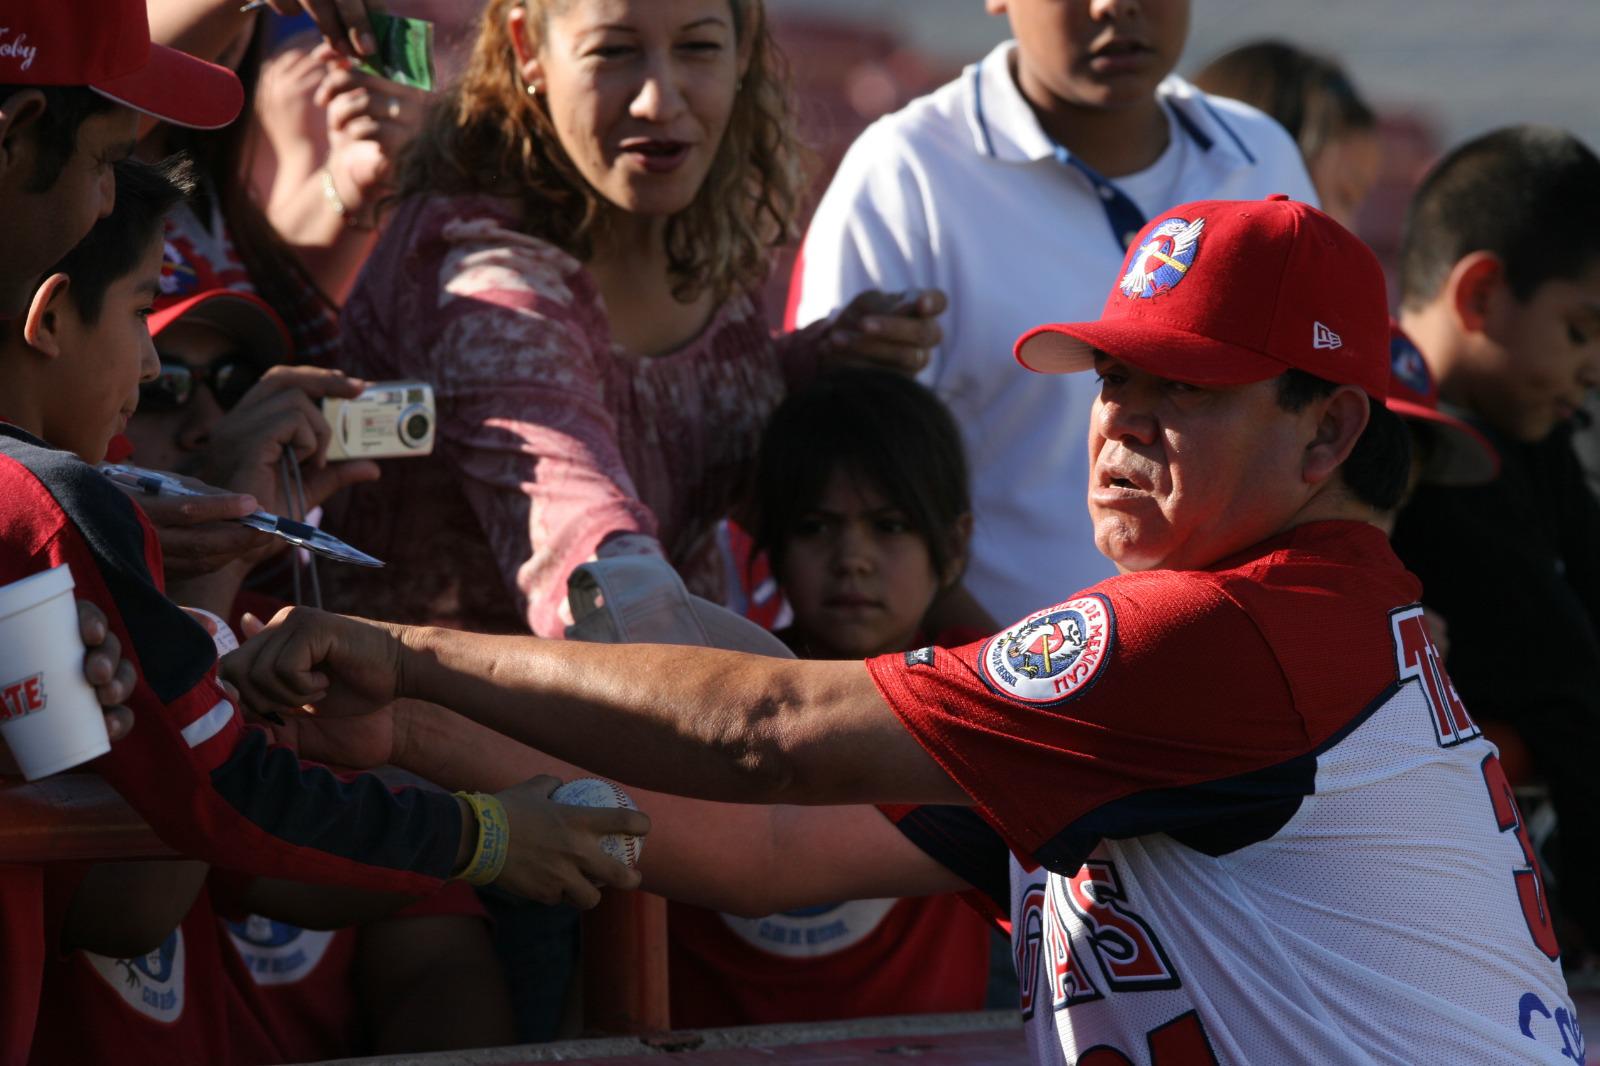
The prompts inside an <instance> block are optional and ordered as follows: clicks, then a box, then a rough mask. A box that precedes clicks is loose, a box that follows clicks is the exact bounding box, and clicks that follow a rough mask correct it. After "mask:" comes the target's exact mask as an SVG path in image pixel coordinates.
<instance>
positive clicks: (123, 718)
mask: <svg viewBox="0 0 1600 1066" xmlns="http://www.w3.org/2000/svg"><path fill="white" fill-rule="evenodd" d="M102 710H103V713H104V714H105V718H106V735H107V736H108V737H110V738H111V741H112V743H116V742H117V741H119V740H121V739H122V738H123V737H125V736H127V735H128V733H129V731H130V730H132V729H133V712H132V711H130V710H128V708H126V707H105V708H103V709H102Z"/></svg>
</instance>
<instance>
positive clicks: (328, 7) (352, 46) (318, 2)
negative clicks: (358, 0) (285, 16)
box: [269, 0, 366, 55]
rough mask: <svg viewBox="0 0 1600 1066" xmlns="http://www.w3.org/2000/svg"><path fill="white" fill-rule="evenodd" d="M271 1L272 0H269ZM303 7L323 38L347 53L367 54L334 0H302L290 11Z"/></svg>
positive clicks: (293, 11) (292, 12) (294, 11)
mask: <svg viewBox="0 0 1600 1066" xmlns="http://www.w3.org/2000/svg"><path fill="white" fill-rule="evenodd" d="M269 2H270V0H269ZM297 9H303V10H304V11H305V13H306V14H308V15H310V16H311V21H312V22H315V23H316V24H317V31H318V32H319V33H321V34H322V38H323V40H325V41H327V42H328V43H329V44H330V45H332V46H333V47H334V48H337V49H338V50H339V51H340V52H342V53H344V54H346V55H358V54H359V55H365V54H366V53H365V52H362V51H361V50H360V47H359V45H358V44H357V43H356V38H355V37H354V36H353V35H352V31H350V30H349V29H348V28H347V24H346V22H345V21H344V19H343V17H342V16H341V15H340V13H339V9H338V7H337V6H335V5H334V3H333V2H332V0H300V2H299V3H298V4H296V5H294V7H291V8H290V11H289V13H290V14H295V13H297Z"/></svg>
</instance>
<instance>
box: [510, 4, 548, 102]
mask: <svg viewBox="0 0 1600 1066" xmlns="http://www.w3.org/2000/svg"><path fill="white" fill-rule="evenodd" d="M528 28H529V27H528V9H527V8H525V7H522V6H521V5H518V6H517V7H514V8H512V9H511V10H510V11H508V12H506V35H507V36H509V37H510V38H511V50H512V51H513V52H515V53H516V54H517V70H518V72H520V73H521V74H522V82H523V84H524V85H526V86H527V87H528V88H529V89H532V90H533V91H534V92H535V93H541V92H544V64H543V63H541V62H540V61H539V50H538V49H537V48H535V47H534V46H533V35H532V34H530V33H529V32H528Z"/></svg>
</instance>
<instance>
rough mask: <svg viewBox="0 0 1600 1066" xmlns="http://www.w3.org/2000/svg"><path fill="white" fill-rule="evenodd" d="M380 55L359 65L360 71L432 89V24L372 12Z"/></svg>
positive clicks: (416, 86) (418, 87)
mask: <svg viewBox="0 0 1600 1066" xmlns="http://www.w3.org/2000/svg"><path fill="white" fill-rule="evenodd" d="M368 17H369V18H370V19H371V20H372V33H373V36H375V37H376V38H377V39H378V51H377V54H375V55H372V56H369V57H368V58H366V59H364V60H362V61H361V62H360V63H358V64H356V69H357V70H362V71H365V72H367V73H368V74H376V75H377V76H378V77H380V78H388V79H389V80H390V81H394V82H399V83H400V84H401V85H409V86H411V87H412V88H414V89H426V90H429V91H430V92H431V91H432V89H433V81H434V78H433V23H431V22H427V21H425V20H423V19H412V18H404V17H402V16H400V15H386V14H384V13H383V12H381V11H373V12H369V14H368Z"/></svg>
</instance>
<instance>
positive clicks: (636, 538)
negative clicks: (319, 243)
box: [334, 0, 943, 637]
mask: <svg viewBox="0 0 1600 1066" xmlns="http://www.w3.org/2000/svg"><path fill="white" fill-rule="evenodd" d="M775 64H776V56H775V53H774V50H773V48H772V46H771V43H770V41H769V39H768V35H767V29H766V25H765V22H764V19H763V11H762V5H761V2H760V0H491V2H490V3H489V4H488V6H487V8H486V10H485V12H484V16H483V22H482V28H481V31H480V33H479V37H478V41H477V44H476V47H475V50H474V52H473V55H472V58H471V60H470V61H469V64H468V68H467V71H466V73H465V74H464V75H463V77H462V80H461V81H460V83H459V84H458V85H457V86H456V87H455V88H454V89H453V90H452V91H450V92H448V93H446V94H445V95H444V97H443V99H442V100H441V101H440V102H439V104H438V106H437V107H436V109H435V111H434V113H433V114H432V116H431V118H430V120H429V122H428V124H427V125H426V127H425V129H424V131H423V133H422V135H421V138H420V139H419V141H418V142H417V143H416V144H414V145H413V146H412V149H411V151H410V154H409V156H408V157H407V159H406V160H405V161H404V162H403V164H402V166H401V170H400V176H399V196H398V198H397V200H398V203H397V206H396V207H395V209H394V213H393V216H392V217H391V218H390V219H389V221H388V225H387V228H386V231H385V234H384V236H383V238H382V240H381V242H380V243H379V245H378V247H377V249H376V250H375V251H374V253H373V255H372V258H371V259H370V260H369V262H368V264H367V266H366V269H365V271H364V273H363V275H362V277H361V279H360V280H359V282H358V283H357V287H356V290H355V292H354V293H353V294H352V295H351V297H350V299H349V301H348V303H347V304H346V307H345V310H344V316H343V344H344V366H343V369H345V370H347V371H349V372H350V373H353V374H357V375H360V376H362V377H364V378H367V379H371V380H378V379H393V378H419V379H422V380H424V381H427V382H430V383H431V384H432V385H433V386H434V388H435V390H436V393H437V396H438V401H439V424H438V437H437V445H436V451H435V454H434V455H433V456H432V457H430V458H428V459H420V460H408V461H407V462H403V463H389V464H386V467H387V468H386V469H385V471H384V477H383V479H382V481H381V482H379V483H377V484H375V485H370V486H362V487H361V488H360V491H358V492H354V493H351V494H350V496H349V497H348V500H347V501H346V502H347V506H346V507H345V508H343V511H344V513H343V514H342V516H341V517H340V519H339V525H338V526H337V528H338V529H339V530H340V532H341V534H342V535H346V536H348V537H349V539H350V540H351V541H352V543H356V544H360V545H362V547H363V548H365V549H367V550H370V551H372V552H373V553H375V554H377V555H378V556H380V557H382V558H385V559H387V560H388V561H389V563H390V567H389V569H388V570H387V571H384V572H383V573H381V574H374V575H352V574H349V573H346V574H341V575H338V576H339V577H340V579H341V580H342V581H344V582H345V583H344V584H342V585H341V586H340V587H339V588H338V589H336V590H335V595H334V599H335V602H336V604H337V605H338V606H341V607H343V608H345V609H348V610H355V611H358V612H360V613H365V614H369V615H372V616H375V617H382V618H389V619H394V620H397V621H406V622H428V623H433V624H444V625H452V626H458V627H465V628H472V629H478V630H498V631H502V632H504V631H515V630H521V629H531V630H532V631H533V632H535V633H537V634H540V635H543V636H552V637H559V636H561V635H562V633H563V630H564V628H565V627H566V625H568V624H569V623H570V622H571V617H570V614H569V613H568V610H567V607H566V591H567V578H568V575H569V574H571V572H572V571H573V569H574V568H575V567H577V566H579V565H581V564H582V563H584V562H586V561H589V560H591V559H594V558H596V557H605V556H607V555H611V554H650V555H656V556H658V557H659V558H661V559H663V560H664V561H665V562H667V563H670V564H671V565H672V566H673V567H674V568H676V569H677V571H678V572H679V573H680V574H681V575H682V576H683V578H684V580H685V581H686V583H687V584H688V586H689V588H690V589H692V590H693V591H695V592H698V593H700V594H701V595H704V596H707V597H708V598H710V599H712V600H721V599H722V592H723V589H722V581H723V574H722V567H721V564H720V562H719V560H718V557H717V553H716V550H715V536H714V535H715V529H716V525H717V523H718V521H719V520H720V519H721V518H722V517H723V516H724V515H726V513H727V512H728V509H729V507H730V505H731V503H732V502H733V500H734V498H735V496H736V494H737V492H738V491H739V490H740V489H741V488H742V487H743V485H744V481H745V477H746V475H747V473H748V468H749V466H750V463H751V461H752V459H753V456H754V453H755V447H756V442H757V438H758V436H759V433H760V430H761V427H762V425H763V423H764V422H765V420H766V417H767V415H768V414H769V413H770V412H771V411H772V409H773V407H774V406H775V405H776V404H777V402H778V401H779V400H780V399H781V398H782V395H783V393H784V391H785V390H786V388H787V387H788V386H790V385H792V384H797V383H800V382H802V381H805V380H808V379H809V378H810V377H811V376H813V375H814V374H815V372H816V371H817V369H818V368H819V365H823V366H825V365H827V364H829V363H831V362H838V361H844V360H857V361H867V362H878V363H882V364H886V365H892V366H898V367H901V368H903V369H905V370H908V371H914V370H915V369H917V368H918V367H919V366H920V365H921V361H922V359H923V358H924V357H925V355H924V353H925V350H926V349H927V348H928V347H930V346H931V345H933V344H934V343H936V341H937V337H938V329H937V326H936V325H935V324H934V322H933V321H932V319H933V317H934V316H935V315H937V314H938V313H939V311H941V310H942V309H943V297H942V296H941V295H939V294H937V293H931V292H930V293H911V294H906V296H905V297H903V298H891V297H887V296H883V295H882V294H876V293H869V294H864V295H863V297H861V298H860V299H858V300H857V301H856V302H855V303H853V304H852V305H851V306H850V307H849V308H847V309H846V311H845V312H844V313H842V314H841V315H839V316H837V317H836V318H834V319H832V320H830V321H828V322H825V323H823V324H822V325H821V326H819V327H818V328H815V329H810V330H807V331H804V332H802V333H797V334H791V335H788V336H784V337H778V338H774V337H773V336H772V335H771V333H770V331H769V328H768V325H767V322H766V319H765V317H764V316H763V314H762V312H761V310H760V308H759V306H758V304H757V302H756V300H755V298H754V293H755V290H756V289H757V287H758V286H759V285H760V284H761V283H762V281H763V280H764V278H765V275H766V271H767V269H768V263H769V258H770V255H771V252H772V251H773V249H774V248H775V247H776V246H778V245H779V244H781V243H782V242H784V241H786V240H787V239H789V237H790V235H791V230H792V222H793V218H794V215H795V212H796V202H797V199H798V196H799V190H800V176H799V173H798V170H799V168H798V165H797V159H796V149H795V146H794V144H793V141H792V139H791V130H790V125H789V117H788V114H787V106H788V105H787V97H786V87H785V85H784V84H783V82H782V80H781V79H780V77H779V75H778V71H777V70H776V69H775ZM874 312H876V313H874ZM386 575H387V576H386Z"/></svg>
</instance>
